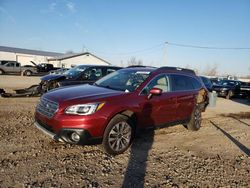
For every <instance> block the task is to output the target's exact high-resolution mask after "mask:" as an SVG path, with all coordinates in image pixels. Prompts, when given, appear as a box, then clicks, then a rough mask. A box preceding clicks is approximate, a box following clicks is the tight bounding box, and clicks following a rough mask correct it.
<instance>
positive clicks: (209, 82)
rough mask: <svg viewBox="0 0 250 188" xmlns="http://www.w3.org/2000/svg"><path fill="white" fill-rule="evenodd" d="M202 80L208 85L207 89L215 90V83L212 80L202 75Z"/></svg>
mask: <svg viewBox="0 0 250 188" xmlns="http://www.w3.org/2000/svg"><path fill="white" fill-rule="evenodd" d="M200 78H201V80H202V82H203V83H204V85H205V86H206V88H207V90H208V91H209V92H212V91H213V84H212V82H211V80H210V79H209V78H207V77H205V76H200Z"/></svg>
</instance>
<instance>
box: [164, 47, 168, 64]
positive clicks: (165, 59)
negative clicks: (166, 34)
mask: <svg viewBox="0 0 250 188" xmlns="http://www.w3.org/2000/svg"><path fill="white" fill-rule="evenodd" d="M167 47H168V42H165V43H164V48H163V64H164V65H167V64H168V59H167Z"/></svg>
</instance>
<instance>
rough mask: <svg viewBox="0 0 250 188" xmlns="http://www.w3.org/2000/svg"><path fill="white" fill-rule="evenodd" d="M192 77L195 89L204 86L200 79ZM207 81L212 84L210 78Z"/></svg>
mask: <svg viewBox="0 0 250 188" xmlns="http://www.w3.org/2000/svg"><path fill="white" fill-rule="evenodd" d="M191 79H192V84H193V86H194V89H200V88H201V87H202V85H201V83H200V82H199V81H198V80H196V79H195V78H191ZM207 82H208V84H209V85H212V83H211V81H210V80H207Z"/></svg>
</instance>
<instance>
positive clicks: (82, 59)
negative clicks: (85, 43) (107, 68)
mask: <svg viewBox="0 0 250 188" xmlns="http://www.w3.org/2000/svg"><path fill="white" fill-rule="evenodd" d="M48 62H49V63H51V64H53V65H54V66H56V67H65V68H71V67H74V66H76V65H110V63H109V62H107V61H105V60H104V59H101V58H99V57H97V56H95V55H93V54H91V53H89V52H84V53H76V54H64V55H61V56H57V57H53V58H49V59H48Z"/></svg>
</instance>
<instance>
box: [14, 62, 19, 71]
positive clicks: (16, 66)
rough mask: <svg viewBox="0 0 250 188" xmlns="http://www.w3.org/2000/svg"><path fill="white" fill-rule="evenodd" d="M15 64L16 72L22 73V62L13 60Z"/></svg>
mask: <svg viewBox="0 0 250 188" xmlns="http://www.w3.org/2000/svg"><path fill="white" fill-rule="evenodd" d="M13 63H14V66H13V72H14V73H20V72H21V64H20V63H17V62H13Z"/></svg>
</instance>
